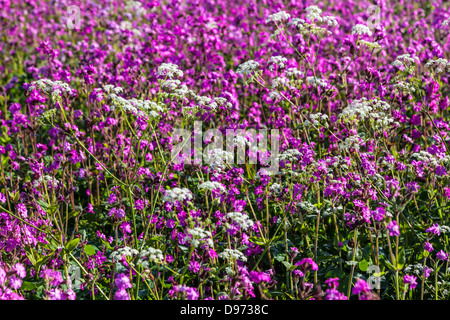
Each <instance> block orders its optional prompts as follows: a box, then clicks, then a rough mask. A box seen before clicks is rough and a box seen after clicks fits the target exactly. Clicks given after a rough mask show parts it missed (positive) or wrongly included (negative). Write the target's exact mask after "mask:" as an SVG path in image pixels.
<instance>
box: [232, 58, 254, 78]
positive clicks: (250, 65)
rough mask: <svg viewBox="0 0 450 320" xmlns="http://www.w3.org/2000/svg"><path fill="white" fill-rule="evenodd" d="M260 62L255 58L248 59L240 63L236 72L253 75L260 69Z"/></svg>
mask: <svg viewBox="0 0 450 320" xmlns="http://www.w3.org/2000/svg"><path fill="white" fill-rule="evenodd" d="M258 67H259V63H258V62H256V61H254V60H249V61H246V62H244V63H242V64H240V65H239V66H238V68H237V70H236V73H240V74H243V75H251V74H253V72H255V71H256V69H258Z"/></svg>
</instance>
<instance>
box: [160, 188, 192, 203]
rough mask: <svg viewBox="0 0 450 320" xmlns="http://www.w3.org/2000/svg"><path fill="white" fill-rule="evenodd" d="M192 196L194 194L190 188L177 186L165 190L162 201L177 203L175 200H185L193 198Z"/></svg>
mask: <svg viewBox="0 0 450 320" xmlns="http://www.w3.org/2000/svg"><path fill="white" fill-rule="evenodd" d="M192 198H193V196H192V193H191V191H190V190H189V189H186V188H178V187H175V188H173V189H170V190H166V191H165V195H164V196H163V197H162V201H163V202H170V203H175V201H179V202H183V201H184V200H192Z"/></svg>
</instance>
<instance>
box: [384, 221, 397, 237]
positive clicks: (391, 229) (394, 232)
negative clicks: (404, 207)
mask: <svg viewBox="0 0 450 320" xmlns="http://www.w3.org/2000/svg"><path fill="white" fill-rule="evenodd" d="M386 228H387V229H388V230H389V235H390V236H391V237H392V236H397V237H398V236H399V235H400V228H399V227H398V225H397V221H395V220H393V221H391V222H389V224H388V225H387V227H386Z"/></svg>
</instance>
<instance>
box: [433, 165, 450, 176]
mask: <svg viewBox="0 0 450 320" xmlns="http://www.w3.org/2000/svg"><path fill="white" fill-rule="evenodd" d="M435 172H436V174H437V175H438V176H440V177H442V176H443V175H445V174H446V173H447V170H445V168H444V167H443V166H437V167H436V170H435Z"/></svg>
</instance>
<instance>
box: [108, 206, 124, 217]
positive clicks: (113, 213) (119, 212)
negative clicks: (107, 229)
mask: <svg viewBox="0 0 450 320" xmlns="http://www.w3.org/2000/svg"><path fill="white" fill-rule="evenodd" d="M108 215H109V216H110V217H112V216H114V217H116V218H117V219H122V218H123V217H125V210H123V209H117V208H112V209H111V210H109V212H108Z"/></svg>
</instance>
